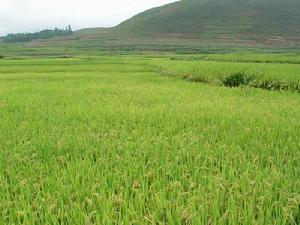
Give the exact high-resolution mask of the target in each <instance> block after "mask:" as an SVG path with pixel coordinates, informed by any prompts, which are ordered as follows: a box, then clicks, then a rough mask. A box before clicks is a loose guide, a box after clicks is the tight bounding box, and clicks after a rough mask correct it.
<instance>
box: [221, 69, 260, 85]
mask: <svg viewBox="0 0 300 225" xmlns="http://www.w3.org/2000/svg"><path fill="white" fill-rule="evenodd" d="M255 79H256V76H255V75H252V74H247V73H244V72H237V73H233V74H231V75H229V76H228V77H225V78H224V79H222V83H223V84H224V85H225V86H226V87H240V86H242V85H251V83H252V82H254V81H255Z"/></svg>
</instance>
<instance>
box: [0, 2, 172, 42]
mask: <svg viewBox="0 0 300 225" xmlns="http://www.w3.org/2000/svg"><path fill="white" fill-rule="evenodd" d="M174 1H176V0H0V36H2V35H5V34H7V33H17V32H35V31H39V30H42V29H45V28H55V27H58V28H63V27H65V26H67V25H68V24H70V25H71V26H72V28H73V30H76V29H80V28H86V27H110V26H114V25H117V24H118V23H120V22H122V21H124V20H125V19H127V18H130V17H132V16H133V15H135V14H136V13H139V12H141V11H143V10H146V9H149V8H152V7H155V6H160V5H164V4H167V3H170V2H174Z"/></svg>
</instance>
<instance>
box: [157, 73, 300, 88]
mask: <svg viewBox="0 0 300 225" xmlns="http://www.w3.org/2000/svg"><path fill="white" fill-rule="evenodd" d="M157 70H158V73H159V74H160V75H162V76H170V77H178V78H181V79H184V80H187V81H191V82H200V83H207V84H212V85H217V86H225V87H230V88H237V87H243V86H248V87H253V88H260V89H264V90H270V91H281V92H286V91H291V92H297V93H300V81H286V80H279V79H276V78H272V79H270V78H264V77H263V76H261V75H260V74H257V73H254V72H248V71H239V72H233V73H230V74H227V75H222V74H216V75H215V76H206V75H203V74H193V73H178V72H176V71H172V70H169V69H166V68H163V67H157Z"/></svg>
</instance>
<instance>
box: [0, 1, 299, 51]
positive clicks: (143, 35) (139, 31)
mask: <svg viewBox="0 0 300 225" xmlns="http://www.w3.org/2000/svg"><path fill="white" fill-rule="evenodd" d="M299 25H300V1H299V0H181V1H178V2H174V3H171V4H167V5H164V6H161V7H157V8H153V9H150V10H147V11H145V12H142V13H140V14H138V15H136V16H134V17H133V18H130V19H128V20H126V21H124V22H122V23H121V24H119V25H118V26H116V27H112V28H87V29H82V30H80V31H76V32H74V33H73V34H72V35H67V36H61V37H54V38H50V39H48V40H32V41H31V42H29V43H22V44H19V45H6V44H3V43H2V44H1V42H2V41H1V38H0V52H1V55H4V56H7V55H76V54H79V53H84V54H99V53H100V54H101V53H103V52H117V53H123V52H125V53H127V52H131V53H132V52H139V53H140V52H176V53H215V52H228V51H238V52H239V51H240V50H243V51H244V50H250V51H253V50H254V49H255V51H256V50H257V49H258V50H259V51H272V52H274V51H276V52H277V51H279V52H282V51H286V50H287V51H289V52H291V51H293V52H299V50H300V26H299Z"/></svg>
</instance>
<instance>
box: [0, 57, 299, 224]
mask: <svg viewBox="0 0 300 225" xmlns="http://www.w3.org/2000/svg"><path fill="white" fill-rule="evenodd" d="M164 63H165V64H164ZM197 63H198V62H197ZM210 63H211V62H205V63H203V64H202V63H201V66H200V67H198V66H199V65H198V64H196V65H194V62H181V63H180V64H179V65H178V64H176V65H173V63H170V62H169V61H168V60H167V59H166V58H164V57H153V56H147V57H144V56H102V57H91V56H89V57H82V58H68V59H62V58H52V59H22V60H11V59H3V60H1V62H0V71H1V72H0V118H1V123H0V224H30V225H31V224H105V225H106V224H125V225H127V224H128V225H129V224H149V225H150V224H169V225H178V224H220V225H222V224H246V225H247V224H248V225H250V224H272V225H273V224H275V225H283V224H291V225H296V224H299V213H300V209H299V205H300V182H299V174H300V157H299V149H300V138H299V137H300V129H299V127H300V120H299V119H298V117H299V113H300V97H299V94H298V93H294V92H291V91H288V92H284V93H281V92H275V91H273V92H271V91H265V90H261V89H257V88H227V87H224V86H221V85H219V86H216V85H208V84H202V83H195V82H186V81H184V80H182V79H178V78H180V77H172V76H161V74H160V73H159V71H158V70H157V65H158V64H160V65H161V64H162V65H165V67H164V68H169V69H170V71H171V72H172V73H173V71H174V67H176V70H175V71H177V72H178V75H180V74H182V73H181V72H182V71H183V72H185V71H187V73H189V72H190V71H194V72H199V74H206V75H207V77H208V78H209V79H211V80H214V79H216V81H217V80H219V77H218V76H214V75H215V71H220V72H222V71H223V72H224V75H228V74H232V72H234V70H235V69H237V71H242V69H241V68H240V65H233V66H232V67H229V68H228V66H230V65H231V64H223V63H221V64H218V63H214V64H213V65H214V66H215V67H214V68H213V67H211V64H210ZM172 66H174V67H172ZM191 66H192V67H193V68H192V69H191V68H190V67H191ZM189 68H190V69H191V70H188V69H189ZM202 68H203V70H204V71H205V72H208V73H203V71H202ZM261 68H262V67H260V69H261ZM263 68H266V67H263ZM275 68H278V67H277V65H276V66H275ZM280 68H282V67H280ZM268 69H270V68H268ZM266 70H267V69H266ZM279 70H280V69H279ZM269 71H273V67H272V70H271V69H270V70H269ZM286 71H287V72H290V71H291V70H288V69H287V70H286ZM194 72H193V73H190V74H191V75H193V74H194ZM263 72H265V71H263ZM217 74H219V73H217ZM273 75H274V74H273ZM257 76H259V75H258V74H257ZM265 76H266V77H268V74H267V75H265ZM292 76H293V75H292ZM270 77H271V75H270ZM287 77H289V75H287ZM268 78H269V77H268ZM289 78H290V77H289ZM287 80H289V81H291V80H292V79H287ZM296 81H297V80H296Z"/></svg>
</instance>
